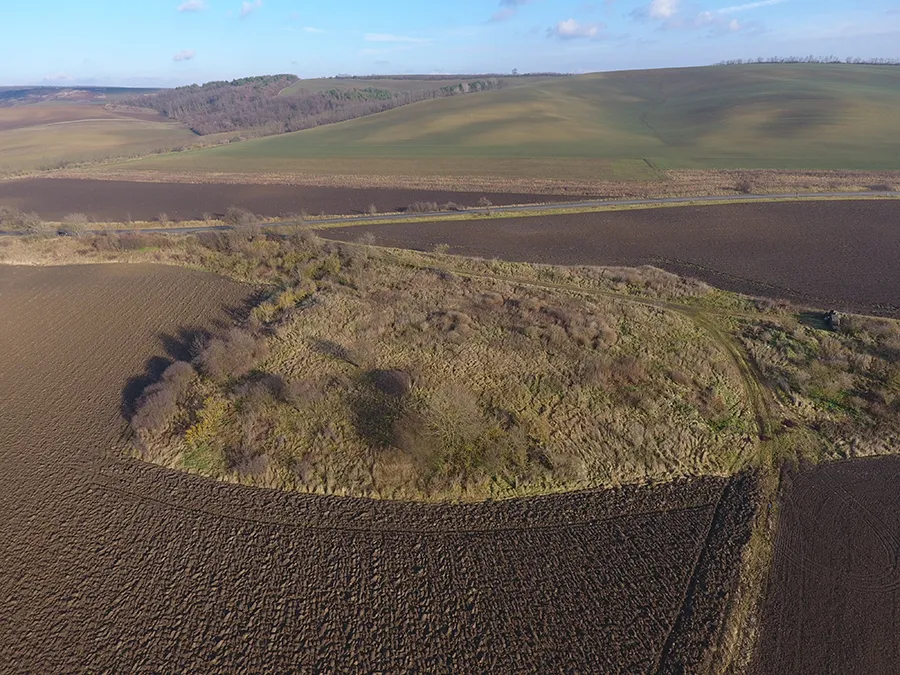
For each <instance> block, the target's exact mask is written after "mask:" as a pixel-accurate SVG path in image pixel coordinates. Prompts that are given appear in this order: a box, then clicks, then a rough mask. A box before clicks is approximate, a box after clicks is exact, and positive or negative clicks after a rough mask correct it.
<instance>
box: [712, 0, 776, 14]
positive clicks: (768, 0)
mask: <svg viewBox="0 0 900 675" xmlns="http://www.w3.org/2000/svg"><path fill="white" fill-rule="evenodd" d="M784 2H788V0H760V1H759V2H748V3H746V4H744V5H732V6H731V7H723V8H722V9H720V10H717V11H718V12H719V14H734V13H735V12H746V11H747V10H748V9H759V8H760V7H771V6H772V5H780V4H782V3H784Z"/></svg>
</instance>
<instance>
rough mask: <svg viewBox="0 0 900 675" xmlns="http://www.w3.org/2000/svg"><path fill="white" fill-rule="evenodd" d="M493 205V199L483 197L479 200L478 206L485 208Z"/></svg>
mask: <svg viewBox="0 0 900 675" xmlns="http://www.w3.org/2000/svg"><path fill="white" fill-rule="evenodd" d="M493 205H494V204H493V203H492V202H491V200H490V199H488V198H487V197H482V198H481V199H479V200H478V206H480V207H481V208H483V209H489V208H491V207H492V206H493Z"/></svg>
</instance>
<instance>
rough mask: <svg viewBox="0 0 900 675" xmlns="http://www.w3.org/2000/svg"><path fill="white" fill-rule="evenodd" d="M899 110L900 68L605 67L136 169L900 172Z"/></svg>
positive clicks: (649, 173)
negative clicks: (626, 69)
mask: <svg viewBox="0 0 900 675" xmlns="http://www.w3.org/2000/svg"><path fill="white" fill-rule="evenodd" d="M898 110H900V68H891V67H879V66H858V65H853V66H851V65H820V64H798V65H793V64H792V65H787V64H779V65H742V66H714V67H704V68H683V69H666V70H644V71H629V72H616V73H598V74H592V75H583V76H578V77H568V78H558V79H552V80H546V81H542V82H538V83H533V84H529V85H526V86H520V87H514V88H509V89H504V90H500V91H494V92H487V93H482V94H474V95H469V96H460V97H455V98H448V99H441V100H436V101H427V102H423V103H418V104H414V105H411V106H407V107H404V108H399V109H395V110H391V111H389V112H386V113H382V114H379V115H374V116H371V117H366V118H362V119H357V120H353V121H350V122H344V123H341V124H336V125H331V126H326V127H320V128H317V129H312V130H309V131H302V132H298V133H295V134H289V135H285V136H277V137H270V138H263V139H258V140H252V141H247V142H243V143H235V144H232V145H228V146H222V147H217V148H213V149H208V150H202V151H197V152H190V153H182V154H179V155H172V156H167V157H161V158H154V159H152V160H146V161H144V162H138V163H133V164H132V166H133V167H134V168H136V169H137V168H139V169H169V170H179V171H207V170H208V171H287V170H296V171H304V170H307V171H308V170H310V169H311V168H312V169H315V170H319V169H321V170H334V171H337V170H339V169H341V168H342V167H343V169H344V170H350V169H353V170H354V172H357V173H358V172H361V171H362V172H368V173H378V172H379V171H382V170H383V171H386V172H388V173H390V172H392V171H396V172H401V171H402V172H407V173H409V172H411V171H423V172H428V173H434V172H449V173H474V174H476V175H478V174H479V173H483V172H488V173H494V174H498V173H506V174H509V175H517V174H518V173H521V172H524V173H525V174H527V175H536V174H540V173H542V172H543V173H545V174H548V175H552V172H553V171H559V170H560V169H559V167H563V166H565V165H566V164H571V165H572V166H573V167H580V170H579V171H578V173H582V172H585V171H587V172H591V173H594V174H595V175H596V173H597V172H599V173H603V172H607V173H608V174H609V176H610V177H634V178H647V177H650V176H652V174H653V171H652V170H651V169H650V168H649V167H651V166H655V167H660V168H662V169H677V168H793V169H800V168H806V169H900V115H898V114H897V111H898ZM375 158H377V159H379V162H377V163H371V162H369V161H366V160H371V159H375ZM598 160H600V161H598ZM554 167H555V168H554Z"/></svg>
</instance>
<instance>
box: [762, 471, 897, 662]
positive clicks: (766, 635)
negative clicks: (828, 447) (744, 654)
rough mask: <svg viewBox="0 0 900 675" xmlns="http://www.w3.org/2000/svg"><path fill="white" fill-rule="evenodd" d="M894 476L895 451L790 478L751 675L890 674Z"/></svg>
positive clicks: (894, 607)
mask: <svg viewBox="0 0 900 675" xmlns="http://www.w3.org/2000/svg"><path fill="white" fill-rule="evenodd" d="M898 480H900V458H898V457H882V458H878V459H862V460H854V461H850V462H841V463H837V464H829V465H825V466H820V467H817V468H814V469H811V470H808V471H806V472H804V473H801V474H800V475H798V476H795V477H794V478H793V479H792V480H789V482H788V484H787V485H786V487H785V498H784V500H783V506H782V514H781V522H780V523H779V533H778V539H777V543H776V551H775V566H774V569H773V571H772V576H771V579H770V581H769V588H768V600H767V606H766V610H765V614H764V622H763V633H762V638H761V641H760V644H759V645H758V648H757V651H756V663H755V667H754V672H756V673H760V674H766V675H768V674H769V673H773V674H774V673H810V674H813V673H815V674H819V673H891V672H897V664H898V663H900V630H898V623H897V621H898V619H897V617H898V615H900V508H898V506H900V487H898V486H900V483H898Z"/></svg>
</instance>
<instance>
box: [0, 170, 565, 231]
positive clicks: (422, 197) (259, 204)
mask: <svg viewBox="0 0 900 675" xmlns="http://www.w3.org/2000/svg"><path fill="white" fill-rule="evenodd" d="M483 196H485V194H484V193H483V192H452V191H449V190H447V191H440V190H399V189H384V188H370V189H361V188H360V189H355V188H330V187H302V186H292V185H231V184H216V183H199V184H193V183H134V182H129V181H108V180H78V179H70V178H53V179H46V178H34V179H27V180H13V181H5V182H0V206H3V205H5V206H13V207H15V208H17V209H19V210H21V211H26V212H30V211H34V212H36V213H37V214H38V215H39V216H41V218H44V219H45V220H57V221H58V220H60V219H62V218H63V217H64V216H66V215H67V214H69V213H83V214H85V215H87V216H89V217H90V218H92V219H94V220H97V221H112V222H124V221H125V220H127V219H129V218H130V219H133V220H155V219H157V218H158V217H159V214H160V213H165V214H166V215H167V216H168V217H169V218H170V219H172V220H175V221H180V220H200V219H201V218H203V216H204V214H206V213H209V214H211V215H213V216H216V217H222V216H223V215H224V214H225V211H226V209H228V207H229V206H238V207H240V208H244V209H247V210H249V211H252V212H253V213H256V214H258V215H261V216H266V217H276V216H290V215H297V214H300V213H301V212H303V211H305V212H306V213H308V214H310V215H318V214H319V213H322V212H323V213H327V214H354V213H357V214H358V213H366V212H367V210H368V208H369V206H372V205H374V206H375V208H376V209H377V210H378V212H379V213H385V212H390V211H400V210H404V209H406V208H407V207H408V206H409V205H410V204H413V203H415V202H418V201H425V202H437V203H438V204H446V203H447V202H455V203H457V204H459V205H461V206H475V205H476V204H477V203H478V200H479V199H480V198H481V197H483ZM488 196H489V197H490V200H491V202H493V203H494V204H496V205H498V206H499V205H503V204H530V203H535V202H553V201H557V202H559V201H565V200H566V199H568V197H566V196H556V197H554V196H549V195H531V194H516V193H506V194H503V193H500V194H496V193H490V194H489V195H488Z"/></svg>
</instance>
